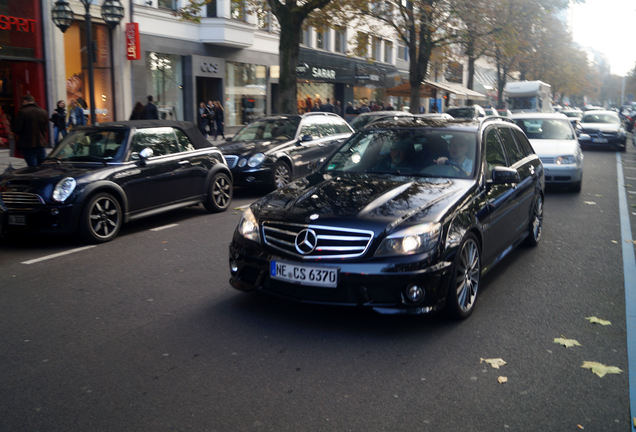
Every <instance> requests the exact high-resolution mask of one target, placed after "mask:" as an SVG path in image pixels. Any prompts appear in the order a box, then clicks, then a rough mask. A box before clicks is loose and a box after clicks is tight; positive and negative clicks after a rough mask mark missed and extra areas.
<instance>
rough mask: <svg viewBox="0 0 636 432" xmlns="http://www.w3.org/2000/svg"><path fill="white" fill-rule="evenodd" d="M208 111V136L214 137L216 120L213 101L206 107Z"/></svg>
mask: <svg viewBox="0 0 636 432" xmlns="http://www.w3.org/2000/svg"><path fill="white" fill-rule="evenodd" d="M205 107H206V109H207V116H208V135H209V136H212V134H214V133H215V132H214V129H215V127H214V125H215V120H214V114H215V111H214V102H212V100H209V101H208V104H207V105H206V106H205Z"/></svg>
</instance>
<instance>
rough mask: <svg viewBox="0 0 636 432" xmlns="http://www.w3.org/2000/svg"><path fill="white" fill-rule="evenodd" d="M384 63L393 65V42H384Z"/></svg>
mask: <svg viewBox="0 0 636 432" xmlns="http://www.w3.org/2000/svg"><path fill="white" fill-rule="evenodd" d="M384 63H393V42H391V41H388V40H385V41H384Z"/></svg>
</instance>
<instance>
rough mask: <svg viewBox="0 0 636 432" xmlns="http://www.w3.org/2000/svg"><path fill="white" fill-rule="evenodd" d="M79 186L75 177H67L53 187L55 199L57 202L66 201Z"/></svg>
mask: <svg viewBox="0 0 636 432" xmlns="http://www.w3.org/2000/svg"><path fill="white" fill-rule="evenodd" d="M75 186H77V182H76V181H75V179H74V178H73V177H66V178H64V179H62V180H60V181H59V182H57V184H56V185H55V189H53V200H54V201H57V202H64V200H66V198H68V197H69V196H70V195H71V194H72V193H73V191H74V190H75Z"/></svg>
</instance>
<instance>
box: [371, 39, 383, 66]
mask: <svg viewBox="0 0 636 432" xmlns="http://www.w3.org/2000/svg"><path fill="white" fill-rule="evenodd" d="M371 58H372V59H373V60H378V61H379V60H382V39H380V38H379V37H375V36H373V37H372V38H371Z"/></svg>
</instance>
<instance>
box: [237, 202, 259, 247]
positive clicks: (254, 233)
mask: <svg viewBox="0 0 636 432" xmlns="http://www.w3.org/2000/svg"><path fill="white" fill-rule="evenodd" d="M237 229H238V232H239V234H241V235H242V236H243V237H245V238H246V239H249V240H252V241H255V242H258V241H260V239H261V236H260V234H259V233H258V222H256V218H255V217H254V213H252V210H251V209H249V208H248V209H247V210H245V212H243V216H242V217H241V221H240V222H239V224H238V228H237Z"/></svg>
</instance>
